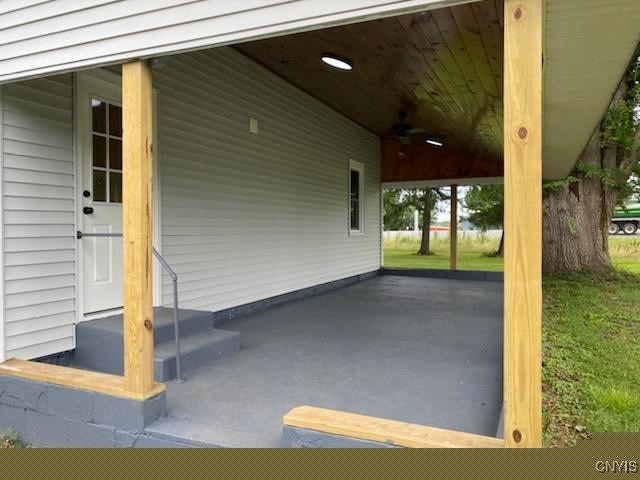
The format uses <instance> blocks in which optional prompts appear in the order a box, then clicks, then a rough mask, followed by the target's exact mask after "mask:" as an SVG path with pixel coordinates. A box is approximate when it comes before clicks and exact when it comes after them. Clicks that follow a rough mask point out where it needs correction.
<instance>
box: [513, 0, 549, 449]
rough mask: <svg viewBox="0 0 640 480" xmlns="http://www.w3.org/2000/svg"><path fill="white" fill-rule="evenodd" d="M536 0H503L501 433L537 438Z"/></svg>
mask: <svg viewBox="0 0 640 480" xmlns="http://www.w3.org/2000/svg"><path fill="white" fill-rule="evenodd" d="M542 3H543V2H542V0H506V1H505V4H504V8H505V12H504V18H505V26H504V29H505V33H504V187H505V212H504V231H505V248H504V440H505V446H507V447H539V446H541V443H542V411H541V410H542V406H541V397H542V382H541V376H542V375H541V373H542V372H541V369H542V362H541V320H542V278H541V276H542V18H543V17H542V14H543V12H542V10H543V9H542Z"/></svg>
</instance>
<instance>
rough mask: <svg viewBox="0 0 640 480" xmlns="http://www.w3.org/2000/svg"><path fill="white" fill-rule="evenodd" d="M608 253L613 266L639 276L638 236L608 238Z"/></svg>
mask: <svg viewBox="0 0 640 480" xmlns="http://www.w3.org/2000/svg"><path fill="white" fill-rule="evenodd" d="M609 253H610V255H611V260H612V261H613V264H614V265H615V266H616V267H617V268H619V269H622V270H626V271H628V272H632V273H637V274H640V236H639V235H634V236H632V237H626V236H618V235H616V236H611V237H609Z"/></svg>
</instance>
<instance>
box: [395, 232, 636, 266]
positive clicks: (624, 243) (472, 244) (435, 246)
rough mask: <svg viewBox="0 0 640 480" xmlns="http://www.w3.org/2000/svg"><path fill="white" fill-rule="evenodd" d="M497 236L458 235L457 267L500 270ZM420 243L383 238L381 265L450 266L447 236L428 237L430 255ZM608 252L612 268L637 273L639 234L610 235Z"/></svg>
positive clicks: (404, 238)
mask: <svg viewBox="0 0 640 480" xmlns="http://www.w3.org/2000/svg"><path fill="white" fill-rule="evenodd" d="M499 242H500V238H495V237H493V238H492V237H489V236H483V235H479V236H471V235H465V234H461V235H460V236H459V237H458V269H459V270H485V271H494V272H495V271H502V270H503V262H502V258H500V257H495V256H492V254H493V252H495V251H496V250H497V248H498V243H499ZM419 246H420V240H419V239H417V238H410V237H400V238H394V239H386V240H385V241H384V266H385V267H389V268H444V269H446V268H449V237H448V236H447V234H443V235H438V234H436V235H435V237H433V238H432V239H431V250H432V251H433V253H434V254H433V255H428V256H422V255H416V252H417V251H418V248H419ZM609 251H610V254H611V259H612V260H613V264H614V266H615V267H617V268H619V269H621V270H626V271H628V272H632V273H637V274H640V236H638V235H635V236H631V237H627V236H612V237H609Z"/></svg>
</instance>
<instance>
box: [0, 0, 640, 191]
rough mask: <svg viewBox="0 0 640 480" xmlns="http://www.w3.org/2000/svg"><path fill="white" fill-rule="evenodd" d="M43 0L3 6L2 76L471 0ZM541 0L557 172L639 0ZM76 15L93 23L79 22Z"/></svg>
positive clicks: (635, 35) (551, 155)
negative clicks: (59, 3) (128, 4)
mask: <svg viewBox="0 0 640 480" xmlns="http://www.w3.org/2000/svg"><path fill="white" fill-rule="evenodd" d="M48 3H49V2H44V3H43V2H39V3H37V4H36V3H34V4H32V5H29V6H27V7H25V8H22V7H21V8H13V7H11V8H5V9H2V8H0V15H1V16H2V19H3V29H2V32H1V35H0V45H2V49H0V50H1V51H2V55H0V83H2V82H8V81H17V80H21V79H26V78H31V77H34V76H44V75H51V74H54V73H61V72H68V71H74V70H79V69H83V68H93V67H96V66H101V65H108V64H116V63H122V62H124V61H126V60H128V59H132V58H141V57H142V58H145V57H155V56H161V55H170V54H175V53H180V52H186V51H190V50H197V49H203V48H211V47H216V46H220V45H229V44H236V43H239V42H245V41H248V40H255V39H260V38H270V37H276V36H283V35H288V34H292V33H299V32H306V31H311V30H318V29H324V28H330V27H335V26H339V25H347V24H351V23H355V22H363V21H367V20H371V19H375V18H384V17H389V16H395V15H401V14H407V13H414V12H419V11H424V10H432V9H438V8H442V7H449V6H452V5H458V4H465V3H473V1H465V0H351V1H349V2H345V1H333V0H332V1H326V2H318V1H314V0H294V1H282V0H272V1H269V0H262V1H256V2H252V5H254V3H255V5H254V6H243V4H242V2H237V4H236V3H233V2H231V3H229V2H219V1H216V0H204V1H203V2H200V3H201V5H200V6H199V7H198V8H195V7H194V6H193V5H191V4H192V3H193V2H186V3H184V4H181V3H179V2H176V4H175V5H174V6H172V7H171V8H168V9H164V10H163V9H160V7H157V6H155V4H153V2H135V7H136V10H140V11H141V13H136V14H134V13H132V12H130V13H129V14H128V15H127V16H126V17H122V16H117V15H116V16H113V14H111V17H106V16H105V17H104V18H103V17H102V16H101V15H102V13H101V12H106V11H108V10H109V9H112V8H113V6H112V5H110V4H111V3H112V2H108V1H106V0H105V1H104V2H103V3H99V2H96V5H95V6H94V7H92V9H91V12H86V13H87V15H85V13H83V12H82V8H81V6H77V7H74V6H69V7H68V10H69V11H68V12H67V11H64V12H62V11H55V12H52V11H51V8H49V7H47V5H48ZM133 3H134V2H132V4H133ZM40 4H42V5H40ZM545 4H546V5H545V12H546V15H545V39H544V40H545V41H544V52H545V54H544V92H543V93H544V97H543V98H544V110H543V115H544V139H543V148H544V150H543V152H544V166H543V167H544V168H543V174H544V177H545V178H549V179H555V178H562V177H565V176H566V175H567V174H568V173H569V172H570V171H571V169H572V168H573V166H574V165H575V162H576V161H577V159H578V157H579V155H580V153H581V152H582V150H583V148H584V146H585V145H586V143H587V141H588V139H589V138H590V136H591V134H592V133H593V131H594V129H595V128H596V127H597V126H598V124H599V122H600V120H601V119H602V117H603V115H604V114H605V112H606V110H607V106H608V104H609V103H610V101H611V98H612V96H613V93H614V91H615V89H616V87H617V84H618V82H619V81H620V79H621V77H622V75H623V73H624V71H625V68H626V67H627V65H628V63H629V61H630V60H631V56H632V55H633V52H634V49H635V48H636V46H637V45H638V42H639V41H640V28H639V27H638V26H639V25H640V1H639V0H606V1H603V0H545ZM145 9H146V10H148V11H145ZM83 18H84V19H85V20H86V19H87V18H88V19H89V20H90V23H86V24H85V23H78V22H79V21H80V20H82V19H83ZM136 18H137V19H138V21H136ZM76 24H77V25H76ZM74 25H76V26H74ZM74 31H77V32H78V35H75V36H74V35H73V32H74ZM106 31H109V32H117V35H106V34H105V32H106ZM470 33H471V34H472V35H473V34H474V32H470Z"/></svg>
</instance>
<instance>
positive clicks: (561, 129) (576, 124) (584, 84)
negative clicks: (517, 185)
mask: <svg viewBox="0 0 640 480" xmlns="http://www.w3.org/2000/svg"><path fill="white" fill-rule="evenodd" d="M639 42H640V1H639V0H607V1H602V0H546V17H545V42H544V92H543V94H544V97H543V98H544V110H543V116H544V118H543V121H544V127H543V128H544V143H543V157H544V168H543V175H544V177H545V178H547V179H558V178H564V177H566V176H567V175H568V174H569V173H570V172H571V169H572V168H573V166H574V165H575V162H576V161H577V159H578V157H579V156H580V154H581V153H582V150H583V149H584V147H585V146H586V144H587V142H588V141H589V139H590V138H591V135H592V134H593V132H594V130H595V129H596V128H597V127H598V125H599V123H600V121H601V119H602V118H603V116H604V115H605V113H606V111H607V108H608V106H609V103H610V102H611V100H612V98H613V94H614V92H615V90H616V88H617V86H618V83H619V82H620V80H621V79H622V77H623V75H624V73H625V70H626V68H627V66H628V64H629V62H630V61H631V60H632V56H633V53H634V51H635V49H636V47H637V46H638V43H639Z"/></svg>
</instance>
